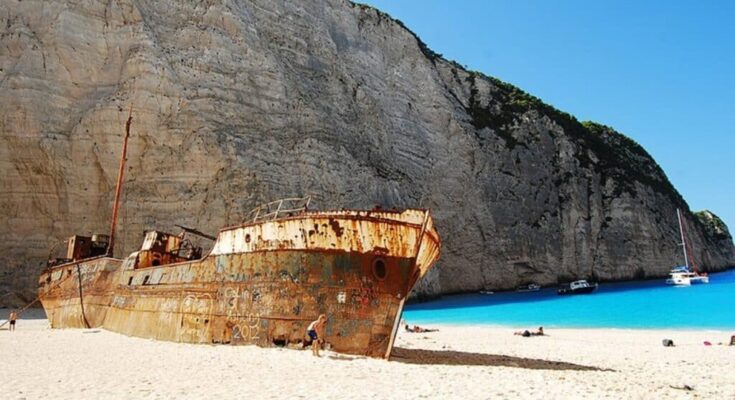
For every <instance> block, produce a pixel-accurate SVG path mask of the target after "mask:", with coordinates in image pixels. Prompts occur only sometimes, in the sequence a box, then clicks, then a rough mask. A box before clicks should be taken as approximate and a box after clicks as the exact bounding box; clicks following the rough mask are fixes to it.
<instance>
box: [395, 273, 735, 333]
mask: <svg viewBox="0 0 735 400" xmlns="http://www.w3.org/2000/svg"><path fill="white" fill-rule="evenodd" d="M664 280H665V279H660V280H653V281H644V282H630V283H603V284H601V285H600V287H599V288H598V289H597V291H595V292H594V293H593V294H590V295H572V296H559V295H557V294H556V289H542V290H540V291H538V292H529V293H516V292H508V293H496V294H492V295H481V294H470V295H457V296H445V297H443V298H441V299H439V300H436V301H431V302H427V303H421V304H413V305H409V306H406V309H405V312H404V316H403V318H404V319H405V320H406V321H407V322H408V323H410V324H487V325H510V326H519V327H529V326H530V327H535V326H538V325H543V326H550V327H608V328H711V329H732V328H735V270H731V271H728V272H722V273H718V274H711V275H710V283H709V284H705V285H695V286H690V287H675V286H669V285H665V284H664Z"/></svg>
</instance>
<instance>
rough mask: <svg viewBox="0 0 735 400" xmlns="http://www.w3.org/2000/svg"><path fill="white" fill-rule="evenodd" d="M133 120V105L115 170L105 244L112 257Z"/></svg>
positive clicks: (126, 123) (109, 255)
mask: <svg viewBox="0 0 735 400" xmlns="http://www.w3.org/2000/svg"><path fill="white" fill-rule="evenodd" d="M132 122H133V106H130V112H129V113H128V120H127V122H125V138H124V139H123V148H122V154H121V155H120V170H119V171H118V172H117V187H115V202H114V203H113V204H112V222H111V223H110V244H109V245H108V246H107V256H108V257H112V256H113V251H114V249H115V226H116V225H117V211H118V209H119V208H120V192H122V184H123V176H124V175H125V160H126V154H127V151H128V138H129V137H130V124H131V123H132Z"/></svg>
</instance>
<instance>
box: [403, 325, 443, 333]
mask: <svg viewBox="0 0 735 400" xmlns="http://www.w3.org/2000/svg"><path fill="white" fill-rule="evenodd" d="M406 331H407V332H413V333H428V332H439V329H427V328H422V327H420V326H418V325H414V326H413V328H409V327H408V325H406Z"/></svg>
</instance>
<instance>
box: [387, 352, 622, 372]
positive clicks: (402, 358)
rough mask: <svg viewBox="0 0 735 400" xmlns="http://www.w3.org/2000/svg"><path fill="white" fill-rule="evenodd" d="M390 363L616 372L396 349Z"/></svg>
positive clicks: (493, 356) (496, 356)
mask: <svg viewBox="0 0 735 400" xmlns="http://www.w3.org/2000/svg"><path fill="white" fill-rule="evenodd" d="M390 361H395V362H402V363H406V364H422V365H470V366H472V365H475V366H486V367H512V368H526V369H548V370H557V371H558V370H565V371H614V370H611V369H602V368H598V367H592V366H587V365H580V364H572V363H568V362H563V361H548V360H539V359H534V358H522V357H513V356H506V355H501V354H486V353H470V352H465V351H453V350H425V349H405V348H401V347H394V348H393V351H392V352H391V356H390Z"/></svg>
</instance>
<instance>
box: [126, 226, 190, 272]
mask: <svg viewBox="0 0 735 400" xmlns="http://www.w3.org/2000/svg"><path fill="white" fill-rule="evenodd" d="M133 257H134V258H135V261H134V263H133V265H132V267H133V269H140V268H148V267H157V266H160V265H168V264H175V263H179V262H184V261H190V260H196V259H199V258H201V257H202V248H201V247H196V246H194V245H193V244H192V243H191V241H190V240H189V239H187V238H186V237H185V233H184V232H182V233H181V234H179V235H174V234H171V233H166V232H160V231H148V232H146V234H145V239H144V240H143V245H142V246H141V248H140V250H138V251H137V252H135V253H133V254H131V255H130V257H128V258H129V259H132V258H133Z"/></svg>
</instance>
